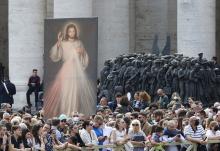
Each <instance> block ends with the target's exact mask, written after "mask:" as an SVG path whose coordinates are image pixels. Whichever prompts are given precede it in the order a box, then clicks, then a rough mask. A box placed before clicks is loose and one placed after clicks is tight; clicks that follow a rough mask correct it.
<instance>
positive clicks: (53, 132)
mask: <svg viewBox="0 0 220 151" xmlns="http://www.w3.org/2000/svg"><path fill="white" fill-rule="evenodd" d="M50 134H51V136H52V138H54V139H56V130H55V129H51V130H50Z"/></svg>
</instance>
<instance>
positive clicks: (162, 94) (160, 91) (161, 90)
mask: <svg viewBox="0 0 220 151" xmlns="http://www.w3.org/2000/svg"><path fill="white" fill-rule="evenodd" d="M157 95H158V96H164V95H165V93H164V91H163V89H158V90H157Z"/></svg>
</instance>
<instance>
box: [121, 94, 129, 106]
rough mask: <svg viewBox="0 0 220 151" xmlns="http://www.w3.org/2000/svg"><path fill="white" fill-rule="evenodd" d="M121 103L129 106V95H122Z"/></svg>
mask: <svg viewBox="0 0 220 151" xmlns="http://www.w3.org/2000/svg"><path fill="white" fill-rule="evenodd" d="M120 104H121V105H122V106H128V105H129V101H128V97H127V96H122V97H121V101H120Z"/></svg>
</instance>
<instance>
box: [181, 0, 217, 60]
mask: <svg viewBox="0 0 220 151" xmlns="http://www.w3.org/2000/svg"><path fill="white" fill-rule="evenodd" d="M215 3H216V1H215V0H178V2H177V50H178V52H179V53H183V54H184V55H187V56H193V57H195V56H197V54H198V53H199V52H203V53H204V57H205V58H207V59H211V57H212V56H214V55H215V54H216V52H215V48H216V47H215V46H216V43H215V29H216V28H215V7H216V4H215Z"/></svg>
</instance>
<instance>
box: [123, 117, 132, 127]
mask: <svg viewBox="0 0 220 151" xmlns="http://www.w3.org/2000/svg"><path fill="white" fill-rule="evenodd" d="M123 119H124V121H125V124H126V128H127V129H128V128H129V126H130V124H131V119H130V118H129V117H124V118H123Z"/></svg>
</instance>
